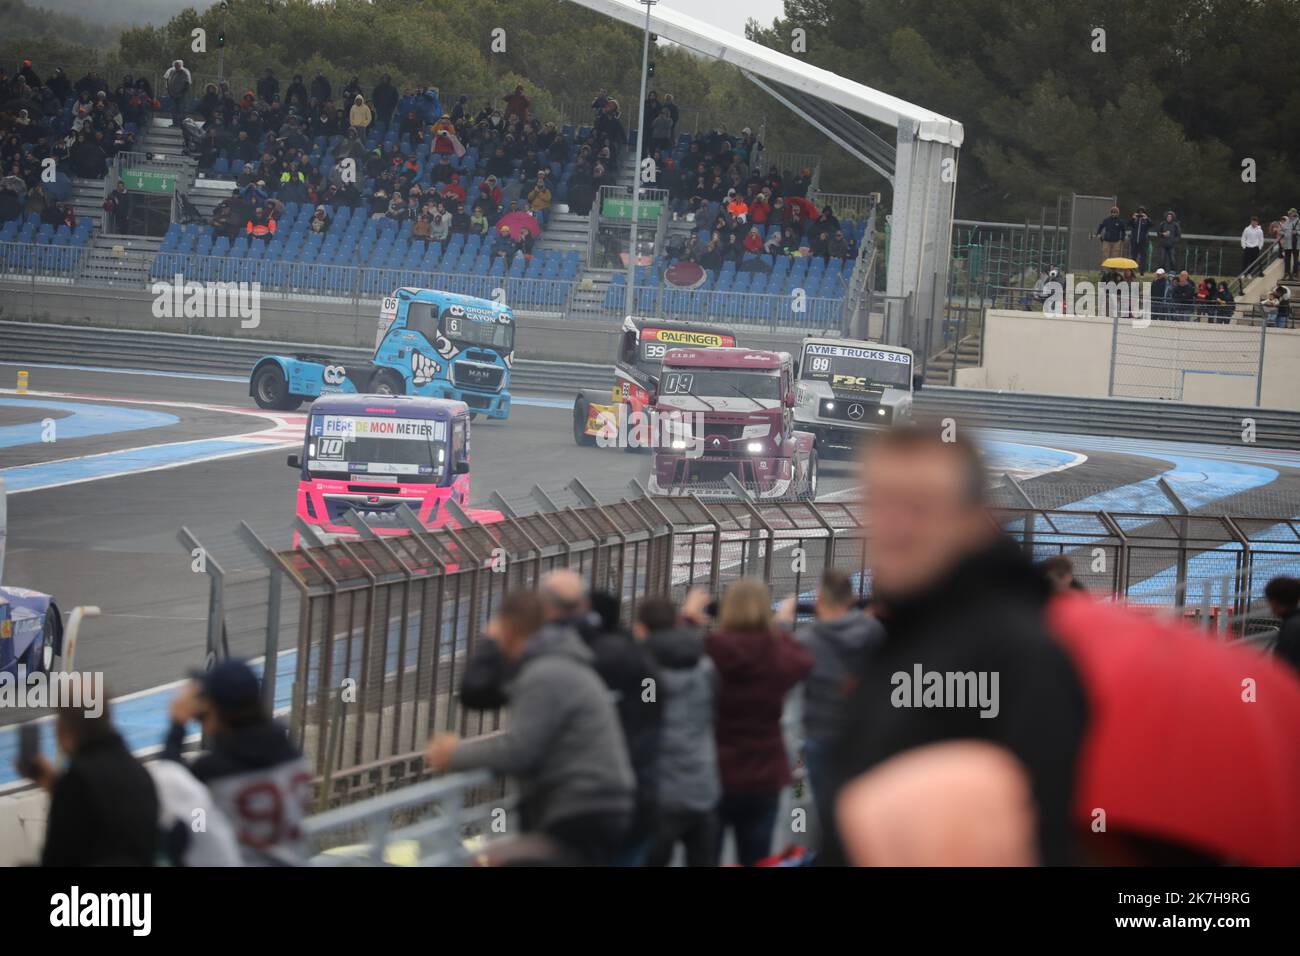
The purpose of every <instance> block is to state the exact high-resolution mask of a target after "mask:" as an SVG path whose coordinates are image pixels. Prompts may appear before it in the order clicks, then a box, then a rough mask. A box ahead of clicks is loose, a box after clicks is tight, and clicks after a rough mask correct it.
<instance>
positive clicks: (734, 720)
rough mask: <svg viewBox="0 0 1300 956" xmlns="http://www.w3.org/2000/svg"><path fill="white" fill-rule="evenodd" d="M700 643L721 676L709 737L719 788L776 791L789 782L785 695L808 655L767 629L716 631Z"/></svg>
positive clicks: (802, 673) (809, 659)
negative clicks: (715, 750)
mask: <svg viewBox="0 0 1300 956" xmlns="http://www.w3.org/2000/svg"><path fill="white" fill-rule="evenodd" d="M704 647H705V650H706V651H707V652H708V655H709V657H710V659H711V660H712V661H713V665H714V666H715V667H716V668H717V669H718V676H719V678H720V680H719V684H718V706H717V714H716V717H715V725H714V739H715V740H716V741H717V746H718V769H719V771H720V773H721V776H722V789H723V792H724V793H727V794H747V793H752V794H760V793H775V792H776V791H778V790H780V789H781V788H782V787H784V786H785V785H786V784H788V783H789V782H790V758H789V756H788V755H787V754H786V752H785V740H784V739H783V737H782V734H781V712H782V710H783V709H784V706H785V695H786V694H787V693H788V692H789V691H790V688H792V687H794V685H795V684H797V683H799V681H801V680H803V678H804V676H805V675H806V674H807V673H808V671H809V670H811V669H812V664H813V660H812V655H811V654H809V653H808V651H807V650H806V649H805V648H804V647H803V646H802V645H800V644H798V643H797V642H795V641H794V639H793V638H791V637H789V636H788V635H785V634H775V635H774V634H772V633H770V632H768V631H717V632H714V633H712V634H710V635H709V636H708V637H706V638H705V639H704Z"/></svg>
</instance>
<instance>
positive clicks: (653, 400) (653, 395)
mask: <svg viewBox="0 0 1300 956" xmlns="http://www.w3.org/2000/svg"><path fill="white" fill-rule="evenodd" d="M649 401H650V404H651V406H654V405H658V404H659V390H658V389H654V388H652V389H651V390H650V399H649Z"/></svg>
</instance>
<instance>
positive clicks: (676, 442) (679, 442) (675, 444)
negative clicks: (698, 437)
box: [673, 438, 686, 449]
mask: <svg viewBox="0 0 1300 956" xmlns="http://www.w3.org/2000/svg"><path fill="white" fill-rule="evenodd" d="M685 447H686V442H684V441H682V440H681V439H680V438H675V439H673V448H676V449H680V448H685Z"/></svg>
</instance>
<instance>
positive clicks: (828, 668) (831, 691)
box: [778, 568, 885, 826]
mask: <svg viewBox="0 0 1300 956" xmlns="http://www.w3.org/2000/svg"><path fill="white" fill-rule="evenodd" d="M857 603H858V595H857V592H856V591H855V590H854V588H853V579H852V578H851V577H849V575H848V574H846V573H845V572H843V571H840V570H838V569H836V568H829V569H828V570H827V571H826V573H825V574H823V575H822V580H821V584H820V586H819V587H818V588H817V603H816V609H815V613H816V620H814V621H812V622H811V623H810V624H806V625H804V626H803V627H800V628H799V629H798V631H797V632H796V633H795V638H796V639H797V640H798V641H799V642H800V643H801V644H803V645H804V647H806V648H807V649H808V650H809V651H810V652H811V653H812V656H813V668H812V670H811V671H810V672H809V674H808V677H807V678H806V679H805V680H804V695H803V731H804V745H803V759H804V766H805V767H806V768H807V770H808V781H809V783H810V784H811V785H812V792H813V802H814V804H815V806H816V808H817V818H818V821H819V823H820V824H821V825H823V826H824V825H825V823H826V821H827V820H829V819H830V813H831V807H832V803H831V797H832V795H833V790H834V786H833V781H831V779H830V770H829V765H828V757H829V754H830V750H831V746H832V744H833V742H834V739H835V737H836V735H837V734H838V733H839V724H840V710H841V707H842V706H843V703H844V700H845V698H847V697H848V695H849V694H850V693H851V692H852V690H853V687H854V684H855V681H856V678H857V672H858V666H859V664H860V663H861V661H862V658H863V656H864V655H865V654H866V653H867V652H869V651H870V649H871V647H872V646H873V645H875V644H877V643H879V642H880V641H882V640H884V637H885V629H884V627H882V626H881V624H880V622H879V621H877V620H876V619H875V618H874V617H871V616H869V615H867V614H864V613H863V612H862V611H860V610H859V609H858V607H857ZM795 610H796V605H795V599H794V598H793V597H792V598H788V599H787V600H786V601H785V603H784V604H783V605H782V607H781V612H780V614H779V615H778V616H779V617H781V618H783V619H785V620H787V621H793V620H794V614H795Z"/></svg>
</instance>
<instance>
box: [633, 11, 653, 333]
mask: <svg viewBox="0 0 1300 956" xmlns="http://www.w3.org/2000/svg"><path fill="white" fill-rule="evenodd" d="M638 2H640V3H643V4H645V37H644V39H643V40H642V43H641V98H640V99H639V100H637V106H636V108H637V111H638V112H639V113H640V114H641V115H640V116H638V117H637V121H636V166H635V168H634V169H633V172H632V229H631V235H630V236H629V237H628V249H627V310H626V314H627V315H635V314H636V313H635V311H634V310H633V308H632V306H633V304H634V302H635V288H636V227H637V224H638V223H639V222H640V219H641V151H642V148H643V144H644V143H645V94H646V85H647V82H648V81H649V79H650V77H649V75H648V73H649V70H650V8H651V7H653V6H654V5H655V4H656V3H658V2H659V0H638Z"/></svg>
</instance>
